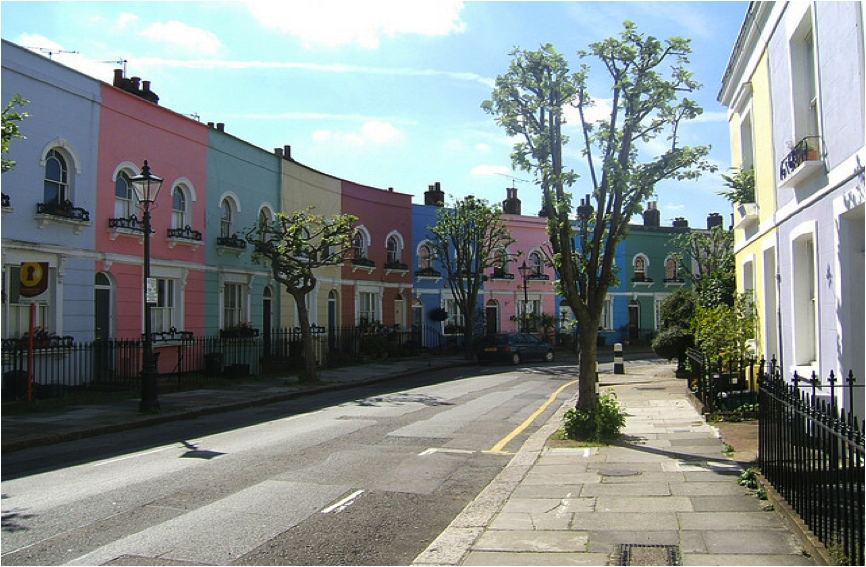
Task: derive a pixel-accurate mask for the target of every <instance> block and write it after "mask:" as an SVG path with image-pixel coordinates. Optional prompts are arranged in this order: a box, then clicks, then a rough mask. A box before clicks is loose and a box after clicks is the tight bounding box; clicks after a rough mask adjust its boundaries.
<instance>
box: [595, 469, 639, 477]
mask: <svg viewBox="0 0 866 567" xmlns="http://www.w3.org/2000/svg"><path fill="white" fill-rule="evenodd" d="M598 474H600V475H601V476H637V475H639V474H641V472H640V471H630V470H627V469H612V470H606V471H598Z"/></svg>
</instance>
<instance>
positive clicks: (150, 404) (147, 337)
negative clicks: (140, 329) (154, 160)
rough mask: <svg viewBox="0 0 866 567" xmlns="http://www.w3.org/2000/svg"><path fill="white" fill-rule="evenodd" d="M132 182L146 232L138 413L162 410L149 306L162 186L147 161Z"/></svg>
mask: <svg viewBox="0 0 866 567" xmlns="http://www.w3.org/2000/svg"><path fill="white" fill-rule="evenodd" d="M129 181H130V182H131V183H132V185H133V187H134V188H135V190H136V194H137V195H139V197H140V201H141V205H142V209H143V211H142V230H143V231H144V340H143V341H142V342H143V348H144V351H143V353H142V355H143V356H142V367H141V402H140V403H139V405H138V409H139V411H142V412H153V411H159V397H158V396H157V376H158V375H159V370H158V369H157V367H156V358H155V357H154V355H153V336H152V335H151V328H150V327H151V321H150V305H151V303H156V301H157V298H156V285H155V284H156V282H155V281H151V279H150V232H151V227H150V206H151V205H152V204H153V202H154V201H156V197H157V195H159V190H160V188H161V187H162V179H161V178H160V177H157V176H155V175H153V174H152V173H151V172H150V166H148V165H147V160H144V166H142V168H141V173H140V174H138V175H136V176H134V177H131V178H130V179H129Z"/></svg>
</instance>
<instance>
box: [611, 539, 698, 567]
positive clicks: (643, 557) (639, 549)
mask: <svg viewBox="0 0 866 567" xmlns="http://www.w3.org/2000/svg"><path fill="white" fill-rule="evenodd" d="M616 547H617V550H616V558H615V561H616V562H615V563H614V565H681V563H680V548H679V547H678V546H676V545H649V544H640V543H621V544H619V545H617V546H616Z"/></svg>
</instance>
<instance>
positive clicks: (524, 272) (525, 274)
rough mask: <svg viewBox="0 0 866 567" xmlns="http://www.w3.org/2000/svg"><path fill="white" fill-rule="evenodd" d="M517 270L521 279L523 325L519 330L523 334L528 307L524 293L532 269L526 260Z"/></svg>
mask: <svg viewBox="0 0 866 567" xmlns="http://www.w3.org/2000/svg"><path fill="white" fill-rule="evenodd" d="M517 269H518V271H519V272H520V277H521V278H523V325H521V327H522V329H521V330H522V332H524V333H525V332H526V323H527V321H526V308H527V307H528V306H529V296H528V294H527V292H526V280H527V279H528V278H529V270H531V269H532V268H530V267H529V266H527V265H526V260H524V261H523V264H522V265H521V266H520V267H519V268H517Z"/></svg>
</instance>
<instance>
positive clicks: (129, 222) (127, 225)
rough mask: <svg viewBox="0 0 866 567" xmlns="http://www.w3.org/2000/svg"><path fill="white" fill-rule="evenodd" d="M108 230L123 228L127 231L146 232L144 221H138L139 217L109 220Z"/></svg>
mask: <svg viewBox="0 0 866 567" xmlns="http://www.w3.org/2000/svg"><path fill="white" fill-rule="evenodd" d="M108 228H122V229H125V230H134V231H138V232H144V226H143V225H142V221H140V220H138V217H137V216H135V215H129V216H128V217H125V218H124V217H121V218H116V219H108Z"/></svg>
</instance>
